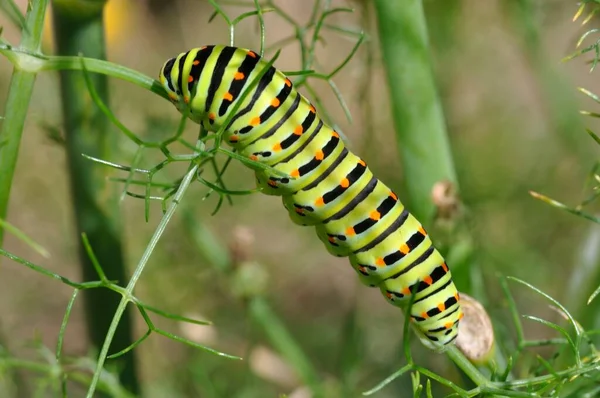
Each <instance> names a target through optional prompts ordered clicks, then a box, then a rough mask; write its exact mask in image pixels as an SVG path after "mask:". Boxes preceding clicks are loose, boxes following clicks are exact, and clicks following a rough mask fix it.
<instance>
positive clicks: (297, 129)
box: [160, 45, 463, 350]
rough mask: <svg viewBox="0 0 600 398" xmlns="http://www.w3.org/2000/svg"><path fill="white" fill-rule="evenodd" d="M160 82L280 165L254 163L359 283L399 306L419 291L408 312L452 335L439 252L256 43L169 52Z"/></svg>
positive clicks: (430, 335) (439, 337) (234, 142)
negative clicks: (251, 46)
mask: <svg viewBox="0 0 600 398" xmlns="http://www.w3.org/2000/svg"><path fill="white" fill-rule="evenodd" d="M261 74H262V76H261ZM256 78H258V82H257V83H256V84H255V85H254V87H253V88H251V89H250V90H249V92H248V93H246V94H245V96H244V97H242V95H241V94H242V92H243V90H244V87H246V86H250V84H251V83H252V82H253V81H254V80H255V79H256ZM160 82H161V84H162V85H163V86H164V88H165V90H166V91H167V93H168V95H169V97H170V99H171V101H172V102H173V104H174V105H175V106H176V107H177V109H178V110H179V111H180V112H185V113H187V114H188V115H189V117H190V118H191V119H192V120H194V121H195V122H197V123H199V124H201V125H202V126H204V127H205V128H206V129H207V130H209V131H218V130H219V129H220V128H222V127H223V124H224V123H225V122H226V121H227V120H230V121H229V124H228V125H227V126H226V128H225V132H224V136H223V139H224V140H225V141H227V142H228V143H229V144H230V145H231V146H232V147H233V148H235V149H236V150H237V151H238V153H239V154H241V155H243V156H246V157H248V158H249V159H252V160H254V161H257V162H260V163H263V164H265V165H268V166H270V167H271V168H273V169H275V170H277V171H279V172H282V173H283V174H282V175H283V176H282V175H280V174H275V173H273V171H272V170H268V171H265V170H262V169H261V170H255V171H256V178H257V181H258V185H259V187H261V188H262V191H263V192H264V193H266V194H268V195H278V196H281V197H282V201H283V205H284V206H285V208H286V209H287V210H288V212H289V215H290V218H291V219H292V221H294V222H295V223H296V224H300V225H311V226H314V227H315V229H316V231H317V235H318V236H319V239H321V241H322V242H323V243H324V244H325V247H326V248H327V250H328V251H329V252H330V253H331V254H333V255H335V256H339V257H349V258H350V263H351V265H352V267H353V268H354V269H355V270H356V271H357V273H358V276H359V277H360V279H361V281H362V282H363V283H364V284H366V285H368V286H372V287H379V288H380V290H381V292H382V293H383V296H384V297H385V299H386V300H387V301H388V302H389V303H391V304H392V305H395V306H397V307H401V308H406V306H407V303H409V299H410V298H411V295H412V294H415V297H414V299H413V303H412V307H411V314H410V317H411V322H412V325H413V326H414V328H413V329H415V331H416V332H417V334H418V335H419V338H420V339H421V341H422V342H423V343H424V344H425V345H426V346H428V347H429V348H432V349H434V350H443V349H444V347H445V346H446V345H447V344H449V343H451V342H452V341H454V339H456V337H457V335H458V323H459V320H460V319H461V318H462V315H463V314H462V311H461V308H460V303H459V295H458V291H457V290H456V287H455V286H454V283H453V282H452V278H451V274H450V271H449V270H448V267H447V266H446V263H445V261H444V259H443V257H442V256H441V255H440V253H439V252H438V251H437V250H436V249H435V248H434V247H433V245H432V242H431V240H430V238H429V237H428V236H427V233H426V232H425V230H424V229H423V227H422V226H421V224H420V223H419V222H418V221H417V220H416V219H415V218H414V217H413V216H412V215H411V214H410V213H409V212H408V211H407V210H406V208H405V207H404V206H403V205H402V203H401V202H400V201H399V200H398V197H397V196H396V195H395V194H394V193H393V192H392V191H391V190H390V188H388V187H387V186H386V185H385V184H383V183H382V182H381V181H379V180H378V179H377V178H375V177H374V176H373V174H372V173H371V171H370V170H369V168H368V167H367V165H366V164H365V162H364V161H363V160H362V159H360V158H359V157H358V156H356V155H354V154H352V153H351V152H350V151H349V150H348V149H347V148H346V147H345V145H344V143H343V142H342V140H341V139H340V136H339V135H338V134H337V133H336V132H335V131H334V130H333V129H332V128H331V127H329V126H328V125H327V124H325V123H324V122H323V121H322V120H321V119H320V118H319V116H318V115H317V113H316V110H315V107H314V106H312V105H311V104H310V102H309V101H308V100H307V99H306V98H305V97H304V96H302V95H301V94H300V93H298V91H296V89H295V88H294V87H293V85H292V82H291V81H290V79H288V78H287V77H286V76H285V75H284V74H283V73H282V72H280V71H279V70H277V69H275V68H274V67H272V66H269V65H268V64H267V62H266V61H265V60H263V59H261V58H260V57H259V56H258V55H257V54H256V53H255V52H253V51H250V50H245V49H241V48H236V47H228V46H220V45H216V46H205V47H202V48H195V49H192V50H190V51H188V52H186V53H182V54H179V55H178V56H177V57H175V58H172V59H170V60H168V61H167V62H166V63H165V64H164V66H163V67H162V69H161V71H160ZM246 89H247V88H246ZM241 98H242V99H241ZM240 99H241V104H239V106H238V107H237V110H236V111H235V115H233V117H232V118H230V119H228V117H230V116H232V115H230V112H232V110H233V109H234V106H235V105H236V102H237V101H238V100H240ZM285 175H287V176H290V177H291V178H290V177H285Z"/></svg>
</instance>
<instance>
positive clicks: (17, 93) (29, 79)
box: [0, 0, 48, 247]
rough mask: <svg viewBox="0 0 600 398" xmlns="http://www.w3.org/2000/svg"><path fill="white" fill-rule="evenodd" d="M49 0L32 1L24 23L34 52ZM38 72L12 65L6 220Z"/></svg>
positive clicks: (3, 203) (3, 200)
mask: <svg viewBox="0 0 600 398" xmlns="http://www.w3.org/2000/svg"><path fill="white" fill-rule="evenodd" d="M47 6H48V0H39V1H35V2H33V4H32V5H31V8H30V10H29V12H28V13H27V16H26V18H25V19H26V22H25V27H24V28H23V32H22V39H21V46H20V47H21V48H24V49H27V50H28V51H31V52H33V53H37V52H38V51H39V50H40V46H41V43H42V32H43V29H44V17H45V15H46V8H47ZM35 78H36V73H35V72H29V71H26V70H22V69H19V68H18V67H17V66H15V67H14V69H13V74H12V78H11V81H10V86H9V89H8V98H7V100H6V106H5V108H4V115H6V118H5V119H4V121H3V122H2V129H1V130H0V176H1V177H0V219H2V220H5V219H6V215H7V213H8V201H9V198H10V188H11V186H12V181H13V176H14V172H15V167H16V164H17V158H18V156H19V146H20V144H21V136H22V134H23V128H24V126H25V118H26V117H27V111H28V109H29V102H30V100H31V95H32V93H33V85H34V83H35ZM3 236H4V229H3V228H0V247H1V246H2V241H3Z"/></svg>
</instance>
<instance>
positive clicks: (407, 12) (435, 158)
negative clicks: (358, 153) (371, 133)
mask: <svg viewBox="0 0 600 398" xmlns="http://www.w3.org/2000/svg"><path fill="white" fill-rule="evenodd" d="M374 5H375V12H376V15H377V21H378V23H377V25H378V27H379V40H380V42H381V52H382V56H383V60H384V66H385V70H386V73H387V80H388V82H387V83H388V87H389V90H390V106H391V108H392V114H393V118H394V126H395V129H396V136H397V143H398V150H399V152H400V156H401V162H402V165H403V169H404V173H405V174H406V175H410V178H407V182H406V187H407V199H408V200H407V202H408V204H409V206H410V209H411V211H412V212H413V213H414V214H415V216H416V217H417V218H418V219H420V220H421V221H422V222H423V223H425V224H428V223H429V222H430V221H431V220H432V217H433V215H434V206H433V203H432V201H431V188H432V187H433V185H434V184H435V183H436V182H438V181H442V180H448V181H451V182H452V183H454V184H456V174H455V171H454V164H453V162H452V156H451V152H450V146H449V142H448V137H447V136H446V127H445V122H444V116H443V112H442V106H441V103H440V100H439V97H438V93H437V90H436V85H435V79H434V76H433V71H432V68H431V61H430V54H429V45H428V39H427V29H426V24H425V16H424V13H423V6H422V4H421V0H403V1H394V0H375V2H374Z"/></svg>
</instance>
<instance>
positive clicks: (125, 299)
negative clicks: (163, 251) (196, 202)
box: [87, 166, 198, 398]
mask: <svg viewBox="0 0 600 398" xmlns="http://www.w3.org/2000/svg"><path fill="white" fill-rule="evenodd" d="M197 171H198V166H193V167H191V168H190V169H189V170H188V172H187V173H186V175H185V177H184V178H183V180H182V181H181V184H180V185H179V189H177V192H176V193H175V195H174V196H173V200H172V202H171V204H170V205H169V207H168V208H167V211H166V212H165V214H164V215H163V217H162V219H161V220H160V223H159V224H158V226H157V227H156V230H155V231H154V234H153V235H152V238H151V239H150V242H149V243H148V246H146V249H145V250H144V254H143V255H142V257H141V258H140V261H139V262H138V264H137V266H136V267H135V271H134V272H133V275H132V276H131V279H130V280H129V283H128V284H127V287H126V288H125V291H124V292H123V295H122V297H121V300H120V302H119V305H118V306H117V309H116V310H115V313H114V316H113V319H112V321H111V323H110V327H109V329H108V332H107V333H106V338H105V339H104V344H103V345H102V349H101V350H100V354H99V355H98V362H97V364H96V371H95V372H94V377H93V378H92V382H91V384H90V387H89V389H88V392H87V398H92V397H93V396H94V391H95V389H96V386H97V384H98V381H99V380H100V375H101V374H102V369H103V367H104V362H105V361H106V356H107V355H108V350H109V349H110V348H111V344H112V341H113V337H114V335H115V333H116V331H117V326H119V323H120V321H121V317H122V316H123V313H124V312H125V309H126V307H127V304H128V303H129V301H130V299H131V297H132V296H133V289H134V288H135V285H136V284H137V281H138V279H139V278H140V276H141V275H142V272H143V271H144V268H145V267H146V264H147V263H148V260H149V259H150V256H151V255H152V253H153V252H154V249H155V248H156V245H157V243H158V241H159V239H160V237H161V236H162V234H163V232H164V231H165V229H166V228H167V225H168V224H169V221H170V220H171V217H173V214H175V210H176V209H177V206H178V205H179V202H180V201H181V199H182V198H183V196H184V194H185V192H186V191H187V189H188V187H189V186H190V183H191V182H192V181H193V180H194V177H195V175H196V172H197Z"/></svg>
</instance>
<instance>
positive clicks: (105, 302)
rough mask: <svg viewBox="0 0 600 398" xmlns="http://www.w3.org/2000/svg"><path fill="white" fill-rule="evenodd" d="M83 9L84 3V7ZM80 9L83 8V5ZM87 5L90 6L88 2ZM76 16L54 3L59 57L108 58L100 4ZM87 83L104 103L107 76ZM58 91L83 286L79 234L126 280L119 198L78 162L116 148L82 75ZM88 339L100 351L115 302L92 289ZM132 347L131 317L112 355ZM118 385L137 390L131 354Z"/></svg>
mask: <svg viewBox="0 0 600 398" xmlns="http://www.w3.org/2000/svg"><path fill="white" fill-rule="evenodd" d="M83 3H86V2H83ZM83 3H82V4H83ZM86 4H91V3H90V2H87V3H86ZM95 5H96V7H95V8H93V9H88V10H87V12H86V13H85V14H80V13H79V12H74V11H78V10H79V9H76V10H73V7H77V6H76V5H73V4H71V3H69V2H60V1H59V2H56V3H55V4H54V7H53V11H54V29H55V36H56V48H57V52H58V53H60V54H64V55H72V56H75V55H79V54H81V53H83V52H85V54H86V55H89V56H90V57H93V58H98V59H104V58H106V50H105V46H104V28H103V18H102V6H103V3H102V2H95ZM90 80H91V81H92V84H93V85H94V88H95V90H96V92H97V93H98V96H99V97H100V98H102V100H103V102H104V103H108V85H107V80H106V76H104V75H93V76H90ZM60 87H61V97H62V107H63V119H64V127H65V146H66V153H67V161H68V168H69V175H70V185H71V197H72V202H73V209H74V214H75V220H76V235H75V239H76V240H77V241H78V242H79V248H78V249H79V260H80V266H81V270H82V274H83V278H84V280H93V279H95V278H96V277H97V274H96V271H95V269H94V267H93V264H92V261H91V259H90V258H89V257H88V255H87V252H86V250H85V247H84V245H83V242H82V241H81V239H80V236H81V233H86V234H87V237H88V239H89V242H90V245H91V247H92V248H93V249H94V252H95V254H96V256H97V258H98V261H99V263H100V264H101V265H102V267H103V270H104V272H105V274H106V276H107V278H108V279H110V280H117V281H125V280H127V277H126V271H125V262H124V256H123V248H122V244H121V241H122V237H121V232H120V225H119V223H118V220H119V219H120V217H119V214H118V198H119V196H118V193H117V191H116V190H114V191H111V189H114V188H111V187H110V186H107V185H106V184H107V183H106V175H105V174H104V169H102V168H99V167H98V166H97V165H95V164H94V163H92V162H90V161H89V160H87V159H86V158H84V157H83V156H82V154H86V155H90V156H94V157H97V158H103V159H105V158H109V157H110V156H111V155H110V151H112V150H114V148H116V147H117V145H116V144H115V143H113V142H112V141H111V137H112V136H111V135H110V134H109V133H108V123H107V119H106V118H105V116H104V115H103V114H102V112H101V111H100V110H99V109H98V108H97V107H96V105H95V104H94V103H93V102H92V100H91V98H90V94H89V92H88V89H87V87H86V83H85V79H84V76H83V74H82V73H81V72H69V71H61V73H60ZM83 297H84V301H85V306H86V310H85V314H86V321H87V328H88V334H89V336H90V340H91V343H92V344H93V345H94V346H96V347H100V346H101V345H102V343H103V341H104V338H105V336H106V333H107V330H108V328H109V325H110V323H111V319H112V317H113V314H114V311H115V309H116V308H117V306H118V303H119V296H118V295H115V294H114V293H113V292H110V291H108V290H105V289H90V290H87V291H85V292H84V293H83ZM132 342H133V339H132V323H131V320H130V316H127V317H125V319H123V320H122V322H121V323H120V325H119V329H118V330H117V332H116V335H115V336H114V343H113V347H112V348H113V349H114V350H115V351H119V350H121V349H124V348H125V347H128V346H129V345H131V343H132ZM119 361H121V364H120V365H121V367H120V379H121V382H122V384H123V385H124V386H125V387H126V388H128V389H129V390H130V391H131V392H133V393H136V392H137V391H138V390H139V385H138V381H137V377H136V371H135V358H134V355H133V353H132V352H130V353H128V354H127V355H124V356H122V357H121V358H119Z"/></svg>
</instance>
